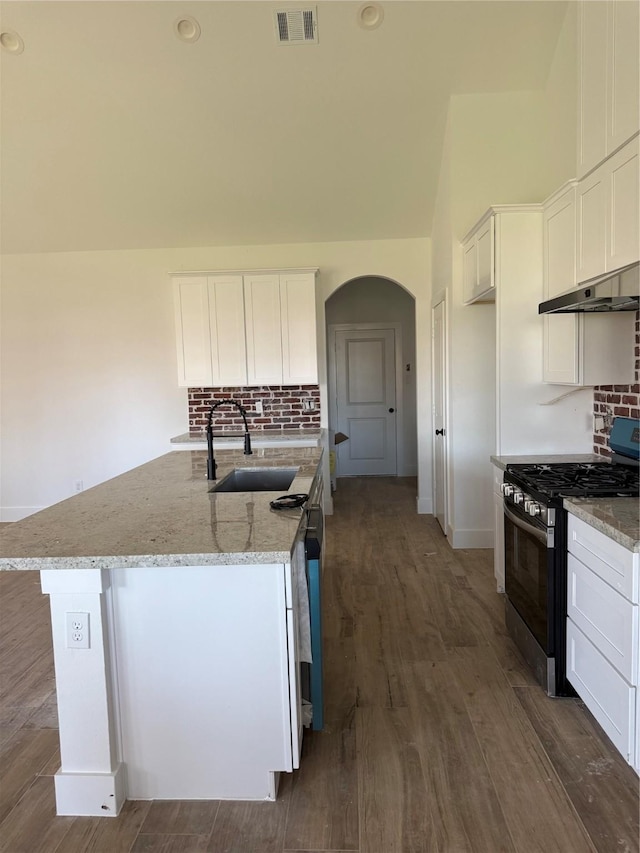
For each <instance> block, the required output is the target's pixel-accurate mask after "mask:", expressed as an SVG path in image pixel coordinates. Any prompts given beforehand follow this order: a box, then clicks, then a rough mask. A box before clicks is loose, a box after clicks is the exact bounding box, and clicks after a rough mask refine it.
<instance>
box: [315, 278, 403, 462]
mask: <svg viewBox="0 0 640 853" xmlns="http://www.w3.org/2000/svg"><path fill="white" fill-rule="evenodd" d="M326 318H327V328H328V327H329V326H330V325H331V324H338V323H385V322H389V323H393V322H397V323H400V324H401V341H402V355H401V359H402V365H401V372H402V389H401V390H402V397H401V400H402V410H401V411H402V427H403V429H402V434H401V435H399V436H398V439H399V440H398V474H399V476H402V477H412V476H415V475H416V473H417V463H418V453H417V428H416V382H415V375H416V373H415V371H416V358H415V353H416V324H415V309H414V300H413V299H412V297H411V296H410V295H409V294H408V293H407V292H406V291H405V290H403V289H402V288H401V287H399V286H398V285H397V284H394V283H393V282H391V281H387V280H386V279H381V278H372V277H367V278H358V279H356V280H355V281H350V282H348V283H347V284H345V286H344V287H341V288H340V289H339V290H338V291H337V292H336V293H334V294H333V296H331V298H330V299H329V300H328V302H327V304H326ZM407 364H409V365H410V370H409V371H407V370H406V369H405V368H406V365H407Z"/></svg>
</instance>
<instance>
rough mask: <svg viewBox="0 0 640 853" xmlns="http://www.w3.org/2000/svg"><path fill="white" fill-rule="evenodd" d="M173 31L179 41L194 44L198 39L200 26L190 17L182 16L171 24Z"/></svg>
mask: <svg viewBox="0 0 640 853" xmlns="http://www.w3.org/2000/svg"><path fill="white" fill-rule="evenodd" d="M173 31H174V33H175V34H176V35H177V36H178V38H179V39H180V41H187V42H194V41H198V39H199V38H200V24H199V23H198V22H197V21H196V19H195V18H192V17H191V16H190V15H183V16H182V17H181V18H178V19H177V20H176V21H175V22H174V24H173Z"/></svg>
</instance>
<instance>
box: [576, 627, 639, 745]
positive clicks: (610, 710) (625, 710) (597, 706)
mask: <svg viewBox="0 0 640 853" xmlns="http://www.w3.org/2000/svg"><path fill="white" fill-rule="evenodd" d="M567 678H568V679H569V681H570V682H571V684H572V686H573V687H574V688H575V690H576V692H577V693H578V695H579V696H580V698H581V699H582V700H583V702H584V704H585V705H586V706H587V708H588V709H589V710H590V711H591V713H592V714H593V716H594V717H595V718H596V720H597V721H598V722H599V723H600V725H601V726H602V728H603V729H604V730H605V732H606V733H607V734H608V735H609V737H610V738H611V740H612V741H613V744H614V746H615V747H616V749H618V751H619V752H621V753H622V756H623V758H624V759H625V761H632V756H633V748H634V746H635V708H636V689H635V687H633V686H632V685H630V684H629V682H628V681H626V680H625V679H624V678H623V677H622V676H621V675H620V673H619V672H618V671H617V670H616V669H615V667H613V666H612V665H611V664H610V663H609V661H608V660H606V659H605V658H604V657H603V656H602V655H601V654H600V652H599V651H598V650H597V649H596V647H595V646H594V645H593V643H591V641H590V640H588V639H587V637H586V636H585V635H584V634H583V633H582V631H581V630H580V629H579V628H578V627H577V626H576V625H575V623H574V622H573V620H571V619H567Z"/></svg>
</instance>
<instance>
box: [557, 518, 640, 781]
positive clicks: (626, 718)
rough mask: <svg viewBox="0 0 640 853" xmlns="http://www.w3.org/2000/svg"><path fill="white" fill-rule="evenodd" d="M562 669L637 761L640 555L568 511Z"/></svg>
mask: <svg viewBox="0 0 640 853" xmlns="http://www.w3.org/2000/svg"><path fill="white" fill-rule="evenodd" d="M568 551H569V553H568V555H567V616H568V619H567V677H568V679H569V681H570V682H571V684H572V685H573V687H574V688H575V690H576V692H577V693H578V695H579V696H580V697H581V699H582V700H583V701H584V703H585V705H586V706H587V707H588V708H589V710H590V711H591V713H592V714H593V716H594V717H595V718H596V720H597V721H598V722H599V723H600V725H601V726H602V728H603V729H604V731H605V732H606V733H607V735H608V736H609V737H610V738H611V740H612V742H613V743H614V745H615V746H616V748H617V749H618V750H619V751H620V753H621V754H622V755H623V757H624V758H625V760H626V761H628V762H629V763H630V764H632V765H634V766H635V768H636V770H638V771H639V772H640V765H639V764H638V740H639V739H640V731H639V730H638V715H639V710H638V707H637V705H638V704H639V703H638V656H639V654H640V633H639V607H638V562H639V555H638V554H637V553H633V552H631V551H629V550H627V549H626V548H624V547H623V546H622V545H620V544H619V543H617V542H615V541H613V540H612V539H610V538H609V537H607V536H605V535H604V534H603V533H601V532H600V531H598V530H596V529H595V528H593V527H591V526H590V525H588V524H586V523H585V522H584V521H582V520H581V519H578V518H576V517H575V516H573V515H569V517H568Z"/></svg>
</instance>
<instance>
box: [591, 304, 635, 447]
mask: <svg viewBox="0 0 640 853" xmlns="http://www.w3.org/2000/svg"><path fill="white" fill-rule="evenodd" d="M633 346H634V355H635V377H634V378H635V383H634V384H633V385H597V386H596V387H595V388H594V389H593V414H594V415H604V416H609V417H615V416H616V415H620V416H622V417H625V418H640V311H638V312H636V334H635V341H634V345H633ZM610 432H611V427H610V426H607V427H605V428H604V429H603V430H600V431H599V432H596V431H595V430H594V433H593V452H594V453H598V454H600V456H611V450H610V449H609V433H610Z"/></svg>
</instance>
